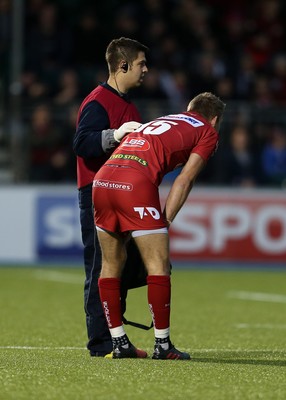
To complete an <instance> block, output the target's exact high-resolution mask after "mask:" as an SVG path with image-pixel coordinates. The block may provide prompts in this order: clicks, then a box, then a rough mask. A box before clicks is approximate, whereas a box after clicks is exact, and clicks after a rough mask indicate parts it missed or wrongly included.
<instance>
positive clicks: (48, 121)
mask: <svg viewBox="0 0 286 400" xmlns="http://www.w3.org/2000/svg"><path fill="white" fill-rule="evenodd" d="M27 133H28V135H29V142H30V157H29V181H30V182H34V183H41V182H58V181H60V180H61V175H60V169H61V166H62V160H61V157H60V142H61V137H62V132H61V128H60V126H59V124H58V123H55V121H54V120H53V113H52V111H51V108H50V107H49V106H48V105H47V104H40V105H38V106H37V107H35V109H34V111H33V113H32V116H31V122H30V125H29V126H28V128H27Z"/></svg>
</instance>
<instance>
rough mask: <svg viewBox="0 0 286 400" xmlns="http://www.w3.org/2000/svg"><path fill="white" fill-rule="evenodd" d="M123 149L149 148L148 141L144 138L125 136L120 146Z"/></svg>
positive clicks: (143, 149) (140, 149)
mask: <svg viewBox="0 0 286 400" xmlns="http://www.w3.org/2000/svg"><path fill="white" fill-rule="evenodd" d="M120 147H121V148H124V150H127V151H132V150H138V151H146V150H149V149H150V143H149V142H148V140H146V139H144V138H135V137H129V136H128V137H127V138H126V139H125V140H124V142H123V143H122V144H121V146H120Z"/></svg>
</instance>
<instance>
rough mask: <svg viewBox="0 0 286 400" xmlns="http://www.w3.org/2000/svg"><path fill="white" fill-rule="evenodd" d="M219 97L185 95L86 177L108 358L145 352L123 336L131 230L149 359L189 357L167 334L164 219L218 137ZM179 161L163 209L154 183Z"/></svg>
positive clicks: (168, 291) (221, 109)
mask: <svg viewBox="0 0 286 400" xmlns="http://www.w3.org/2000/svg"><path fill="white" fill-rule="evenodd" d="M224 108H225V104H224V103H223V102H222V101H221V100H220V99H219V98H218V97H216V96H215V95H214V94H212V93H208V92H206V93H201V94H199V95H198V96H196V97H195V98H193V99H192V100H191V102H190V103H189V105H188V108H187V111H186V112H182V113H181V114H175V115H167V116H164V117H160V118H157V119H156V120H154V121H151V122H149V123H147V124H144V125H142V126H141V127H139V128H138V129H137V130H135V131H134V132H132V133H130V134H129V135H127V136H126V137H125V138H124V140H123V141H122V142H121V144H120V146H119V147H118V148H117V149H116V150H115V152H114V153H113V154H112V155H111V157H110V158H109V159H108V160H107V161H106V163H105V164H104V165H103V167H102V168H101V169H100V170H99V171H98V172H97V174H96V175H95V179H94V181H93V203H94V218H95V224H96V227H97V231H98V238H99V242H100V246H101V250H102V271H101V275H100V279H99V283H98V285H99V292H100V298H101V302H102V306H103V309H104V312H105V317H106V321H107V324H108V327H109V330H110V334H111V337H112V342H113V352H112V357H113V358H144V357H146V356H147V353H146V352H145V351H143V350H140V349H137V348H136V347H135V346H134V345H133V344H132V343H131V342H130V340H129V338H128V337H127V335H126V333H125V331H124V327H123V324H122V316H121V311H120V277H121V272H122V268H123V266H124V263H125V260H126V248H125V244H124V243H125V240H126V236H127V235H129V234H130V235H131V236H132V237H133V238H134V240H135V242H136V245H137V246H138V248H139V251H140V254H141V256H142V259H143V262H144V264H145V267H146V269H147V273H148V276H147V286H148V303H149V308H150V312H151V314H152V318H153V323H154V333H155V345H154V353H153V357H152V358H153V359H161V360H162V359H163V360H164V359H178V360H188V359H190V355H189V354H188V353H185V352H181V351H179V350H178V349H176V348H175V347H174V345H173V344H172V342H171V339H170V303H171V282H170V268H169V265H170V260H169V237H168V227H169V226H170V224H171V223H172V221H173V220H174V218H175V216H176V215H177V213H178V211H179V210H180V208H181V207H182V206H183V204H184V203H185V201H186V199H187V196H188V194H189V192H190V190H191V189H192V187H193V184H194V181H195V179H196V177H197V176H198V174H199V172H200V171H201V170H202V168H203V167H204V165H205V164H206V162H207V161H208V159H209V158H210V157H211V155H212V154H213V153H214V152H215V150H216V147H217V144H218V130H219V127H220V122H221V119H222V116H223V112H224ZM179 166H184V167H183V169H182V171H181V173H180V174H179V175H178V176H177V178H176V179H175V181H174V183H173V185H172V187H171V189H170V192H169V194H168V197H167V200H166V205H165V208H164V210H163V211H161V207H160V199H159V190H158V187H159V185H160V183H161V181H162V179H163V177H164V175H165V174H167V173H168V172H170V171H172V170H174V169H175V168H176V167H179Z"/></svg>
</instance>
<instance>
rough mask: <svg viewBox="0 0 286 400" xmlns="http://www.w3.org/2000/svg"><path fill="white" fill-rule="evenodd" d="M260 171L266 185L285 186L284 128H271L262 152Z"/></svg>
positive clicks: (285, 151) (285, 132)
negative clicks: (263, 175)
mask: <svg viewBox="0 0 286 400" xmlns="http://www.w3.org/2000/svg"><path fill="white" fill-rule="evenodd" d="M261 162H262V169H263V172H264V174H265V176H266V183H267V184H269V185H271V186H276V187H285V185H286V130H285V127H282V126H275V127H273V128H272V130H271V132H270V135H269V140H268V143H266V144H265V146H264V148H263V150H262V157H261Z"/></svg>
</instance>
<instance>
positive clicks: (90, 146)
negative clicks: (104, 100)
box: [73, 101, 118, 158]
mask: <svg viewBox="0 0 286 400" xmlns="http://www.w3.org/2000/svg"><path fill="white" fill-rule="evenodd" d="M113 132H114V129H110V122H109V118H108V114H107V112H106V110H105V109H104V107H102V105H101V104H99V103H98V102H97V101H91V102H89V103H88V104H87V105H86V106H85V107H84V108H83V110H82V111H81V113H80V116H79V120H78V124H77V128H76V132H75V136H74V139H73V149H74V152H75V154H76V155H77V156H79V157H82V158H94V157H101V156H103V155H104V154H105V153H106V152H108V151H112V150H113V149H114V148H115V146H116V145H118V143H117V142H116V141H115V139H114V136H113Z"/></svg>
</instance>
